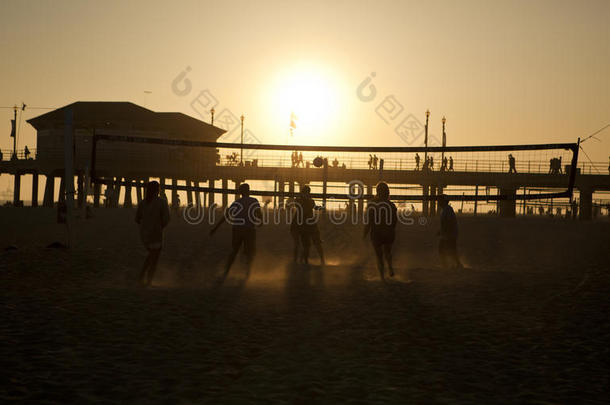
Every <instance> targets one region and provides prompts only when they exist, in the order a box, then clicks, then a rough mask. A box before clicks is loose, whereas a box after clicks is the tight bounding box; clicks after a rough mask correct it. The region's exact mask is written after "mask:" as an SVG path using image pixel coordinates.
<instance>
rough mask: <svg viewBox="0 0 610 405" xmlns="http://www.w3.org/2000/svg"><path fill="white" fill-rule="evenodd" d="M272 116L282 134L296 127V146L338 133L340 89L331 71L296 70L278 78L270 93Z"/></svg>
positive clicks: (291, 70) (288, 71)
mask: <svg viewBox="0 0 610 405" xmlns="http://www.w3.org/2000/svg"><path fill="white" fill-rule="evenodd" d="M270 96H271V98H272V102H271V104H272V105H273V111H272V116H273V117H275V120H274V121H276V122H275V124H276V125H277V127H278V131H279V133H281V134H286V135H288V134H289V130H290V124H291V121H292V123H293V124H294V131H293V139H292V142H294V143H316V142H320V141H322V140H323V139H324V138H325V137H326V136H328V135H329V133H330V132H332V131H333V130H334V129H336V125H337V122H336V120H335V119H336V118H337V112H338V111H339V109H340V107H339V103H340V101H341V100H340V92H339V85H338V83H337V81H336V80H334V79H333V77H332V75H331V73H329V72H328V71H326V70H324V69H322V68H319V67H312V66H297V67H295V68H292V69H290V70H287V71H285V72H283V73H281V74H279V75H278V79H277V81H276V84H275V85H274V86H273V88H272V91H271V93H270Z"/></svg>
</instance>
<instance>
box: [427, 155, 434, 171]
mask: <svg viewBox="0 0 610 405" xmlns="http://www.w3.org/2000/svg"><path fill="white" fill-rule="evenodd" d="M428 166H429V167H428V168H429V169H430V170H434V156H430V163H429V165H428Z"/></svg>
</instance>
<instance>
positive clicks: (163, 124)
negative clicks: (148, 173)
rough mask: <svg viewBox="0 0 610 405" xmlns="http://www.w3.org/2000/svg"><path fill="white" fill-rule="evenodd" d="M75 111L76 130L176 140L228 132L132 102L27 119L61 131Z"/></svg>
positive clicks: (85, 104)
mask: <svg viewBox="0 0 610 405" xmlns="http://www.w3.org/2000/svg"><path fill="white" fill-rule="evenodd" d="M68 108H72V109H73V114H74V127H75V128H77V129H79V128H88V129H94V128H95V129H96V130H101V129H104V128H108V129H119V128H120V129H125V130H130V129H132V130H139V131H151V132H163V133H165V134H167V135H168V136H170V137H171V138H175V139H186V140H199V141H210V142H213V141H216V140H217V139H218V137H220V136H221V135H222V134H224V133H225V132H226V131H225V130H224V129H222V128H218V127H215V126H213V125H210V124H207V123H205V122H203V121H201V120H198V119H196V118H193V117H190V116H188V115H186V114H182V113H179V112H155V111H151V110H149V109H147V108H144V107H141V106H139V105H137V104H134V103H130V102H123V101H119V102H115V101H77V102H75V103H72V104H69V105H66V106H64V107H61V108H58V109H56V110H53V111H49V112H48V113H46V114H42V115H39V116H38V117H35V118H31V119H29V120H27V122H28V123H29V124H31V125H32V126H33V127H34V128H35V129H36V130H42V129H49V128H61V127H63V125H64V121H65V112H66V110H67V109H68Z"/></svg>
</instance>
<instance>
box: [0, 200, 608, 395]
mask: <svg viewBox="0 0 610 405" xmlns="http://www.w3.org/2000/svg"><path fill="white" fill-rule="evenodd" d="M133 215H134V211H133V210H130V209H99V210H94V217H93V218H92V219H89V220H86V221H85V220H82V219H81V220H78V221H77V224H76V226H75V232H74V235H75V245H74V247H73V248H71V249H49V248H45V246H47V245H48V244H49V243H51V242H53V241H62V242H63V241H64V240H65V228H64V227H62V226H60V225H57V224H56V223H55V212H54V211H53V210H50V209H43V208H39V209H28V208H23V209H8V208H1V209H0V221H1V222H0V223H1V224H2V225H1V226H2V233H1V236H0V248H2V249H4V248H5V247H7V246H14V247H16V249H9V250H4V251H2V252H0V286H1V287H0V291H1V293H0V305H1V312H0V313H1V317H2V319H1V322H0V341H1V346H0V347H1V352H0V358H1V359H2V360H1V363H2V367H0V369H1V373H2V380H1V381H2V383H1V385H0V401H2V402H4V403H7V402H9V401H14V402H17V403H78V404H83V403H98V402H100V403H134V404H135V403H143V404H144V403H176V404H190V403H204V402H207V403H261V404H267V403H295V404H298V403H473V404H482V403H537V404H565V403H606V401H607V388H608V386H610V384H609V371H608V363H607V361H608V358H610V353H609V350H610V349H609V348H610V326H609V321H608V319H610V317H609V309H610V308H609V299H608V297H609V293H610V276H609V263H610V252H609V246H610V223H609V222H603V221H598V222H578V221H570V220H563V219H548V218H517V219H512V220H511V219H500V218H496V217H490V216H480V217H477V218H471V217H460V218H459V223H460V233H461V236H460V241H459V244H458V246H459V250H460V253H461V257H462V259H463V261H464V263H465V264H466V265H467V268H465V269H462V270H444V269H441V268H440V265H439V263H440V262H439V260H438V257H437V254H436V243H437V239H436V237H435V234H436V231H437V229H438V224H437V222H436V220H434V219H433V220H431V221H430V222H428V223H427V224H426V225H420V224H419V222H418V221H416V222H415V224H414V225H412V226H400V227H399V232H398V237H397V241H396V244H395V247H394V256H395V264H396V265H395V267H396V269H397V275H396V277H395V279H393V280H388V281H387V282H386V283H384V282H382V281H381V280H380V278H379V274H378V272H377V270H376V269H375V266H374V260H373V259H372V250H371V248H370V246H369V244H368V243H367V242H366V241H364V240H363V239H362V237H361V234H362V229H361V227H359V226H351V225H343V226H340V227H336V226H331V225H330V224H327V223H323V224H321V233H322V238H323V240H324V243H325V249H326V254H327V262H328V265H327V266H325V267H320V266H317V265H316V264H317V263H318V260H317V256H316V253H315V251H314V250H313V249H312V254H311V256H312V259H311V262H312V263H313V265H312V266H310V267H309V268H308V267H305V266H303V265H294V264H292V262H291V255H292V240H291V238H290V235H289V232H288V228H287V226H285V225H277V226H266V227H262V228H260V229H259V232H258V257H257V260H256V263H255V266H254V269H253V270H252V272H251V274H250V275H249V277H247V274H246V271H245V268H244V265H243V260H240V258H239V257H238V260H236V264H235V266H234V268H233V269H232V271H231V273H230V275H229V277H228V278H227V280H226V281H225V283H224V284H223V285H221V286H218V285H217V283H216V281H217V278H218V275H219V274H220V273H221V272H222V267H223V264H224V261H225V259H226V255H227V254H228V251H229V238H230V229H229V228H228V227H224V228H221V230H220V231H219V232H218V233H217V234H216V236H215V237H214V238H210V237H209V236H208V231H209V228H210V227H209V226H208V225H205V224H202V225H197V226H194V225H188V224H186V223H185V222H184V221H183V220H182V217H181V216H180V215H179V214H175V213H174V214H173V217H172V222H171V223H170V225H169V227H168V229H167V231H166V234H165V245H164V250H163V253H162V255H161V259H160V262H159V269H158V272H157V276H156V278H155V281H154V286H153V287H152V288H142V287H140V286H139V285H138V283H137V274H138V272H139V268H140V265H141V264H142V262H143V260H144V256H145V251H144V249H143V248H142V246H141V244H140V242H139V239H138V232H137V228H136V225H135V223H134V222H133ZM409 277H410V278H411V279H413V280H414V282H413V283H410V284H409V283H406V282H405V281H406V280H407V279H408V278H409Z"/></svg>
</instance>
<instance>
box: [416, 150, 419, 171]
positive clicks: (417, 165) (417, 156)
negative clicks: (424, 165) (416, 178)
mask: <svg viewBox="0 0 610 405" xmlns="http://www.w3.org/2000/svg"><path fill="white" fill-rule="evenodd" d="M415 170H419V154H418V153H417V152H415Z"/></svg>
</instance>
